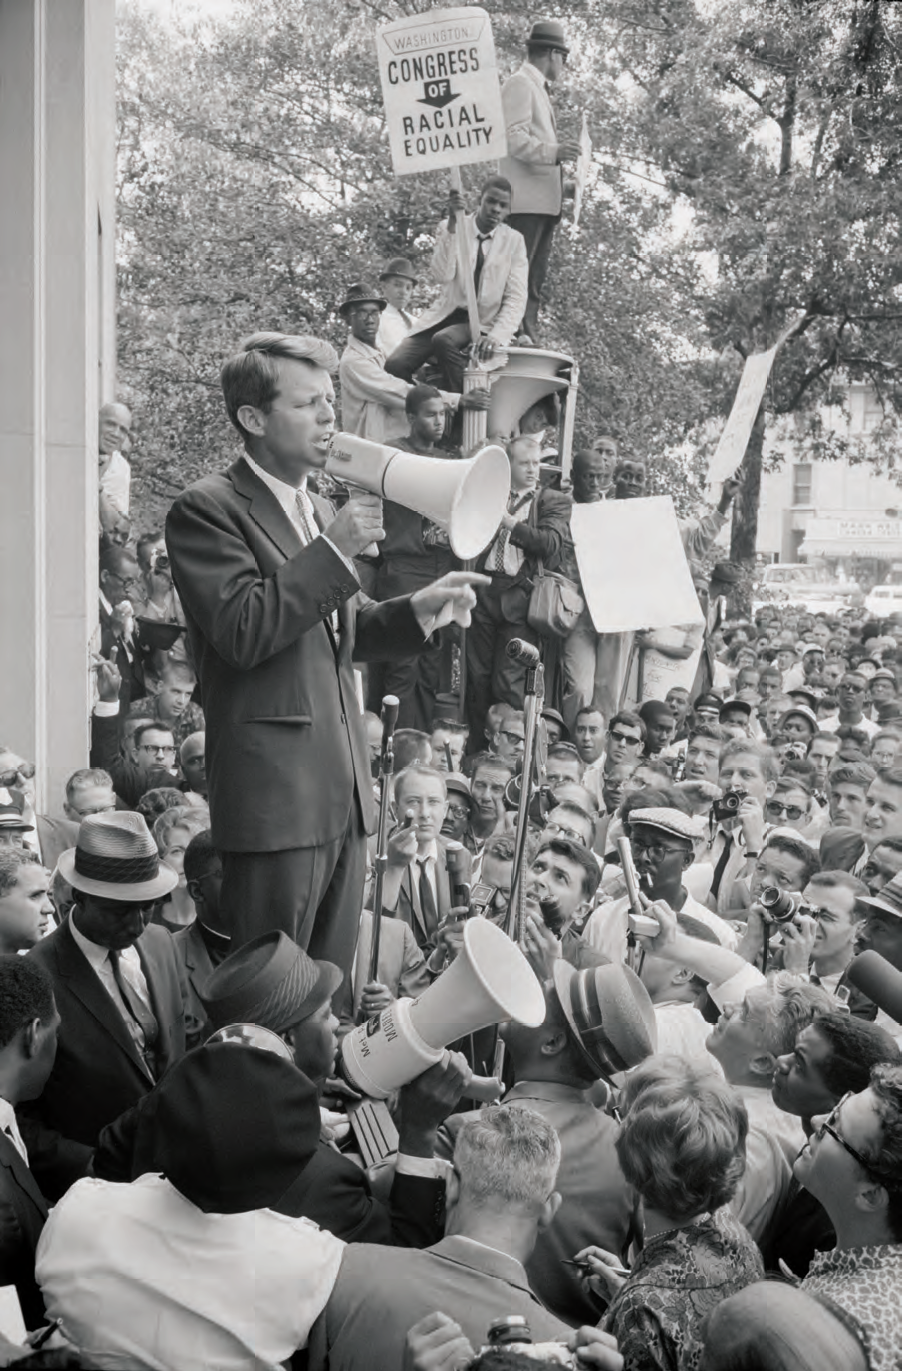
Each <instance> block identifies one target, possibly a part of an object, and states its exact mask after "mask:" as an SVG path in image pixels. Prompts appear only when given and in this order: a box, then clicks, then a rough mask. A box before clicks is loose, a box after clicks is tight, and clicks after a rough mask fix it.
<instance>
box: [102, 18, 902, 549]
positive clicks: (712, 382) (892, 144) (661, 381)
mask: <svg viewBox="0 0 902 1371" xmlns="http://www.w3.org/2000/svg"><path fill="white" fill-rule="evenodd" d="M428 8H433V6H429V5H426V4H405V3H403V0H402V2H401V3H399V2H398V0H384V3H379V0H333V3H332V4H330V5H328V6H322V5H318V4H314V3H313V0H235V3H234V4H233V5H232V6H231V7H230V8H228V9H227V10H226V11H225V13H218V14H215V15H211V14H209V13H201V14H200V15H198V14H197V13H196V12H191V13H190V14H189V15H188V16H187V17H186V16H182V17H181V18H179V13H180V12H179V11H178V10H175V18H174V19H171V20H170V21H168V22H165V23H164V22H161V21H160V20H159V19H156V18H154V17H153V16H152V15H150V14H148V12H147V11H146V10H145V9H144V8H142V6H141V5H140V4H139V3H138V0H121V3H120V75H119V81H120V91H119V108H120V138H119V205H120V226H121V227H120V234H121V239H120V247H119V257H120V305H121V314H120V331H119V337H120V377H121V379H122V382H123V389H124V393H125V395H126V398H128V399H130V400H131V401H132V402H133V403H134V404H135V408H136V415H137V419H138V424H139V436H138V443H137V461H136V465H135V488H136V494H137V498H138V501H139V503H140V505H141V507H142V511H143V513H142V522H144V523H145V524H146V523H151V522H159V520H160V518H161V516H162V513H163V511H164V510H165V507H166V505H168V503H169V502H170V500H171V499H172V498H173V496H174V495H175V494H176V493H177V492H178V491H179V490H180V489H181V488H182V487H183V485H184V484H185V483H186V482H188V481H190V480H192V479H193V478H194V477H195V476H196V475H197V474H198V473H199V472H201V471H202V470H208V469H210V468H213V467H216V466H221V465H222V464H223V463H224V462H225V461H226V460H227V459H228V458H229V457H230V456H231V455H232V454H233V453H234V451H235V444H234V439H233V436H232V435H231V433H230V431H229V428H228V424H227V421H226V419H225V416H224V414H223V412H222V405H221V400H220V396H219V389H218V376H217V372H218V366H219V363H220V361H221V359H222V358H223V357H224V356H226V355H228V353H229V352H230V350H231V349H232V348H233V346H234V344H235V342H236V340H237V339H239V338H240V337H242V336H243V335H244V334H246V333H249V332H251V331H253V330H254V329H257V328H279V329H284V330H286V331H305V330H307V331H313V332H316V333H319V334H321V335H324V336H327V337H330V338H331V340H332V341H333V343H335V344H336V345H337V346H339V347H340V346H341V345H342V343H343V328H342V326H341V321H340V320H339V319H338V317H337V315H336V314H335V312H334V305H335V303H336V301H337V300H339V299H340V298H341V297H342V295H343V293H344V289H345V286H346V285H347V284H348V283H349V282H350V281H353V280H369V281H371V282H374V281H375V280H376V278H377V277H378V273H379V269H380V267H381V266H382V264H384V262H385V260H386V259H387V258H388V257H390V256H393V255H396V254H399V253H403V254H404V255H407V256H410V257H412V259H413V260H414V261H415V263H416V264H417V266H418V268H419V270H420V274H421V275H425V272H426V268H427V266H428V261H429V255H430V251H431V246H432V241H433V234H434V230H435V226H436V224H437V222H438V220H439V218H440V217H441V214H442V210H443V205H444V199H445V193H446V186H445V182H444V178H443V177H441V176H439V175H437V174H436V175H431V176H418V177H404V178H395V177H394V176H393V174H392V169H391V162H390V157H389V151H388V145H387V140H386V136H385V128H384V120H383V113H382V101H381V94H380V89H379V81H378V72H377V66H376V59H375V49H374V44H373V33H374V28H375V25H376V23H377V22H380V21H381V20H384V19H389V18H396V17H398V16H400V15H402V14H405V13H412V12H414V10H417V9H428ZM486 8H488V9H489V11H490V13H491V15H492V22H493V28H494V32H495V38H496V45H497V46H498V49H499V55H500V57H501V61H502V65H503V66H504V67H505V69H506V70H512V69H513V68H514V67H515V66H516V64H517V63H518V62H519V61H520V60H521V57H522V46H521V45H522V39H523V35H524V34H525V32H526V31H527V29H528V25H529V22H531V20H532V18H533V17H534V14H533V11H532V10H531V9H528V8H527V6H526V3H525V0H509V2H508V3H502V2H501V0H489V3H487V5H486ZM553 10H554V7H552V12H553ZM900 10H902V7H899V6H893V5H886V4H881V3H879V2H878V0H855V2H854V3H850V0H717V3H715V0H604V3H602V0H574V3H571V4H568V5H567V6H566V7H564V6H559V7H558V13H559V17H561V18H562V19H563V20H564V22H565V23H566V26H567V31H568V34H569V35H570V42H571V48H572V52H571V58H570V62H569V65H568V68H567V73H566V77H565V79H564V81H562V82H561V83H560V84H561V89H560V91H559V92H557V93H556V106H557V109H558V123H559V128H560V129H561V132H562V134H565V135H567V136H575V135H576V133H577V132H578V128H579V121H580V119H581V116H582V113H583V111H586V112H587V114H588V117H589V123H590V128H591V131H592V137H593V141H594V143H595V162H594V172H593V180H592V184H591V185H590V188H589V192H588V194H587V196H586V198H585V200H584V206H583V216H582V219H581V222H580V226H579V229H578V230H576V231H574V230H572V228H571V227H570V226H569V222H568V218H569V215H568V212H565V219H564V223H563V224H562V226H561V228H560V229H559V231H558V235H557V238H556V244H555V256H554V261H553V266H552V272H551V276H550V280H549V299H548V306H547V309H546V313H545V315H544V317H543V318H544V327H545V341H546V343H547V345H548V346H552V347H558V348H560V349H561V350H562V351H566V352H569V353H571V354H572V355H574V356H576V357H577V358H578V359H579V361H580V366H581V399H580V406H579V411H578V419H577V442H580V441H583V440H585V439H586V438H588V436H589V435H591V434H592V433H594V432H597V431H599V430H601V429H607V430H610V431H612V432H614V433H615V435H616V436H618V437H619V438H620V440H621V442H622V443H623V444H624V446H625V447H626V448H627V449H628V450H631V451H634V452H638V453H641V454H642V455H647V456H648V457H649V460H650V463H651V465H652V468H653V471H654V476H655V482H656V485H657V488H658V489H662V490H663V489H666V490H670V491H672V493H673V494H674V496H675V498H676V500H677V503H678V505H679V506H680V507H681V509H682V510H684V511H685V510H687V509H688V508H690V507H691V506H692V505H694V504H695V503H697V500H698V497H699V495H700V491H701V485H700V483H701V480H702V478H703V474H704V467H705V461H706V456H707V455H708V454H709V452H710V449H711V446H712V437H713V436H714V430H713V429H712V419H716V417H717V416H719V415H724V414H725V413H726V412H727V411H728V409H729V406H730V404H731V402H732V398H733V394H734V392H735V387H736V383H737V380H738V376H739V373H740V370H741V366H742V360H743V357H744V356H746V355H747V354H748V353H749V352H751V351H756V350H759V349H761V348H763V347H766V346H769V345H770V344H771V343H772V342H773V341H774V339H775V338H776V336H777V335H778V334H779V332H780V331H781V330H782V329H783V328H784V327H785V326H786V324H787V322H789V321H791V320H792V319H793V318H795V317H798V318H799V319H800V320H801V321H802V322H801V325H800V329H799V332H798V334H797V336H796V337H795V338H794V339H793V340H792V341H791V342H790V343H788V344H787V345H786V347H785V348H784V349H783V351H782V353H781V354H780V356H779V358H778V361H777V365H776V367H775V369H774V374H773V379H772V384H771V386H770V388H769V392H768V396H767V400H766V406H765V412H763V413H762V415H761V416H759V424H758V425H757V426H756V433H755V435H754V439H753V444H752V451H751V452H750V453H749V455H748V458H747V462H750V465H751V466H752V468H753V469H752V470H751V471H750V473H749V476H750V480H749V481H748V483H747V489H746V492H745V498H744V501H743V506H742V510H741V512H740V517H739V519H738V525H737V528H736V529H734V535H735V534H737V533H738V537H734V552H736V554H737V555H740V556H748V555H749V553H750V551H751V549H752V548H753V547H754V530H755V521H756V517H757V480H756V470H755V468H756V461H757V467H758V468H760V455H761V450H762V445H763V441H764V436H765V431H766V422H767V418H768V416H780V415H784V414H789V413H792V412H796V411H800V410H802V411H807V412H810V413H811V414H812V415H816V414H817V411H818V408H819V406H821V405H822V404H823V403H824V402H825V401H829V400H832V401H837V400H838V401H840V402H841V400H842V394H843V385H842V383H843V382H844V380H845V378H847V377H851V378H869V379H871V380H872V381H873V382H874V383H875V384H876V385H877V386H878V389H879V393H880V395H881V396H882V397H883V398H884V399H885V401H886V403H887V408H888V414H889V415H890V416H892V415H893V413H894V411H895V408H897V407H898V389H897V381H896V378H897V376H898V374H899V371H898V369H899V365H900V360H902V334H900V323H902V295H900V249H899V222H900V197H902V178H900V175H899V171H900V167H899V161H900V148H902V143H900V131H902V130H900V121H902V101H900V99H899V95H900V91H899V84H900V76H899V72H900V69H902V68H900V63H899V48H900V35H902V13H900ZM487 169H488V168H480V167H478V166H474V167H471V168H468V169H467V172H466V173H465V182H466V183H467V184H468V185H469V187H470V188H471V190H475V188H476V187H477V186H478V184H479V182H480V180H481V179H482V175H483V172H484V171H485V170H487ZM816 427H817V424H816V421H815V423H814V426H813V428H812V430H811V431H812V435H813V436H812V440H811V441H812V443H813V444H814V446H813V448H812V450H813V451H814V453H815V455H818V453H819V449H818V442H819V443H820V451H822V452H824V454H825V455H834V454H835V453H836V452H837V451H838V447H837V443H836V441H835V440H834V441H833V442H832V443H826V444H825V442H824V439H823V435H821V437H820V439H818V435H817V433H816V431H815V430H816ZM799 433H800V434H803V433H804V430H803V429H800V430H799ZM798 441H799V442H804V441H807V440H806V439H805V438H804V437H803V436H800V437H799V439H798ZM895 442H896V428H895V422H894V419H893V418H892V417H890V418H888V420H887V424H886V427H885V432H884V433H883V435H882V438H881V443H880V444H878V446H877V448H876V450H875V452H874V453H873V454H871V455H873V456H875V457H876V459H878V460H882V461H886V460H888V458H889V457H890V455H891V453H892V449H893V445H894V443H895Z"/></svg>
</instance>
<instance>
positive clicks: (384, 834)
mask: <svg viewBox="0 0 902 1371" xmlns="http://www.w3.org/2000/svg"><path fill="white" fill-rule="evenodd" d="M399 705H400V701H399V700H398V697H397V695H386V696H384V697H383V700H382V754H381V757H380V760H379V783H380V790H379V823H378V825H377V829H376V862H375V869H376V875H375V880H374V882H373V936H372V940H371V942H370V965H369V973H368V975H367V984H369V982H370V981H375V980H377V979H378V973H379V943H380V938H381V933H382V901H383V894H382V892H383V887H384V885H385V871H386V868H387V866H388V852H387V850H386V849H387V846H388V793H389V789H390V782H391V777H392V773H393V772H394V769H395V724H396V723H397V721H398V708H399ZM365 1017H366V1016H365V1014H364V1013H363V1009H362V1008H361V1010H360V1012H359V1014H358V1015H357V1022H358V1023H362V1022H363V1019H364V1018H365Z"/></svg>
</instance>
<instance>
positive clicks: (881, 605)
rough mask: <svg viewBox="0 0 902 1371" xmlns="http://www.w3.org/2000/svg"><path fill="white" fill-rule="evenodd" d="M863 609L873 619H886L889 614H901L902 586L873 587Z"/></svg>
mask: <svg viewBox="0 0 902 1371" xmlns="http://www.w3.org/2000/svg"><path fill="white" fill-rule="evenodd" d="M864 607H865V609H866V610H867V612H868V614H872V615H873V616H874V618H875V619H886V618H888V617H889V615H890V614H900V613H902V585H892V586H887V585H883V586H874V589H873V590H872V591H871V593H870V594H869V595H868V597H867V599H866V600H865V602H864Z"/></svg>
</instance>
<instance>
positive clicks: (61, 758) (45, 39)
mask: <svg viewBox="0 0 902 1371" xmlns="http://www.w3.org/2000/svg"><path fill="white" fill-rule="evenodd" d="M0 185H2V186H3V195H2V197H0V492H2V494H0V632H2V642H3V652H2V670H0V743H5V744H6V745H8V746H9V747H11V748H13V749H14V750H15V751H16V752H18V753H20V754H21V755H23V756H25V757H29V758H31V759H33V760H34V762H35V763H36V765H37V777H36V786H37V807H38V809H39V810H40V811H42V812H45V813H52V814H59V813H60V812H61V805H62V800H63V798H64V796H63V786H64V783H65V779H66V777H67V776H68V775H69V774H70V773H71V772H72V771H74V770H75V769H76V768H78V767H81V766H86V765H87V759H88V720H89V715H90V708H91V703H92V690H93V685H92V680H91V676H90V672H89V670H88V643H89V639H90V638H91V635H92V633H93V632H94V629H95V626H96V622H97V539H98V521H97V412H98V408H99V406H100V404H101V402H102V401H103V400H104V399H106V398H112V394H113V386H114V384H115V242H114V237H115V12H114V0H65V3H64V4H60V3H57V2H56V0H0Z"/></svg>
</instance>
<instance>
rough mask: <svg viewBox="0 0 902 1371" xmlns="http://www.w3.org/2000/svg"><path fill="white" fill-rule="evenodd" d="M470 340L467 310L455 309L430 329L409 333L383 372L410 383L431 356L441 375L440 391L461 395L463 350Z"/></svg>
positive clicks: (464, 364)
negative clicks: (450, 391)
mask: <svg viewBox="0 0 902 1371" xmlns="http://www.w3.org/2000/svg"><path fill="white" fill-rule="evenodd" d="M471 341H472V340H471V338H470V323H469V318H468V316H467V311H466V310H465V309H455V310H453V311H452V313H451V314H449V315H448V317H447V318H446V319H442V320H441V321H440V322H439V323H437V324H436V325H435V326H434V327H433V328H427V329H424V330H423V332H422V333H411V334H408V336H407V337H406V338H405V339H404V341H403V343H400V344H399V345H398V347H396V348H395V350H394V352H393V353H392V354H391V356H390V357H388V358H386V362H385V370H386V371H387V372H388V373H389V374H390V375H391V376H400V378H401V380H402V381H412V380H413V376H414V372H416V371H418V370H419V368H420V367H421V366H423V365H424V364H425V363H426V362H428V361H429V359H430V357H434V358H435V361H436V364H437V366H438V368H439V370H440V372H441V373H442V375H441V384H442V389H443V390H453V391H455V392H456V393H457V394H460V392H461V391H462V390H463V388H464V369H465V367H466V365H467V354H466V349H468V348H469V346H470V343H471Z"/></svg>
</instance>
